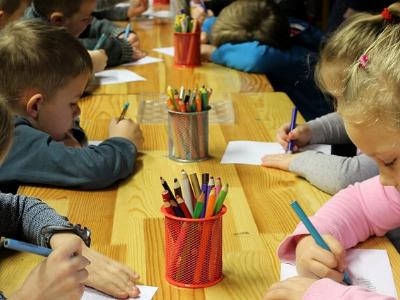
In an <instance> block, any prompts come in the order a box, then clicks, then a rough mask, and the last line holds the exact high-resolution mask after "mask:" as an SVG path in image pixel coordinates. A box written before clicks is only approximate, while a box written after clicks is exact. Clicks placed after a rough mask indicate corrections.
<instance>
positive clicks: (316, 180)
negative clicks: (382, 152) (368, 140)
mask: <svg viewBox="0 0 400 300" xmlns="http://www.w3.org/2000/svg"><path fill="white" fill-rule="evenodd" d="M288 169H289V171H291V172H294V173H296V174H298V175H300V176H301V177H304V178H306V179H307V180H308V181H309V182H310V183H311V184H313V185H315V186H316V187H318V188H319V189H321V190H323V191H324V192H327V193H329V194H334V193H337V192H339V191H340V190H342V189H344V188H346V187H348V186H349V185H350V184H354V183H356V182H361V181H364V180H367V179H369V178H371V177H373V176H376V175H378V173H379V171H378V167H377V165H376V163H375V161H374V160H373V159H372V158H370V157H368V156H367V155H365V154H361V155H357V156H354V157H343V156H337V155H326V154H324V153H321V152H317V151H305V152H302V153H298V154H296V155H294V159H293V160H292V161H291V162H290V164H289V166H288Z"/></svg>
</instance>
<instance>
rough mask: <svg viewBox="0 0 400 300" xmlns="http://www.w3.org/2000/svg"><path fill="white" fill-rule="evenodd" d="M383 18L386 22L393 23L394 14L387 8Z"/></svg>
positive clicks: (383, 11) (382, 14)
mask: <svg viewBox="0 0 400 300" xmlns="http://www.w3.org/2000/svg"><path fill="white" fill-rule="evenodd" d="M381 16H382V17H383V18H384V19H385V20H386V21H392V20H393V15H392V13H391V12H390V11H389V10H388V9H387V7H385V8H384V9H383V10H382V12H381Z"/></svg>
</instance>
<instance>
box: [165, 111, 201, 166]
mask: <svg viewBox="0 0 400 300" xmlns="http://www.w3.org/2000/svg"><path fill="white" fill-rule="evenodd" d="M208 112H209V109H207V110H204V111H201V112H191V113H186V112H185V113H182V112H176V111H170V110H169V111H168V156H169V158H170V159H172V160H175V161H179V162H197V161H202V160H206V159H208Z"/></svg>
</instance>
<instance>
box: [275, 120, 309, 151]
mask: <svg viewBox="0 0 400 300" xmlns="http://www.w3.org/2000/svg"><path fill="white" fill-rule="evenodd" d="M289 128H290V123H286V124H283V125H282V126H281V127H280V128H279V129H278V132H277V134H276V140H277V142H278V143H279V144H281V145H282V147H283V148H285V149H287V148H288V143H289V141H290V140H293V141H295V145H294V147H293V151H297V150H299V147H301V146H304V145H307V144H308V143H309V142H310V140H311V129H310V127H309V126H308V125H307V124H300V125H298V126H297V127H296V128H295V129H293V130H292V131H291V132H289Z"/></svg>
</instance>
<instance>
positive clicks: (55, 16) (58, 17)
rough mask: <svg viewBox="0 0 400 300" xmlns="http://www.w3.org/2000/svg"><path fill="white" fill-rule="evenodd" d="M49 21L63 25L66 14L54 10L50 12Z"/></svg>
mask: <svg viewBox="0 0 400 300" xmlns="http://www.w3.org/2000/svg"><path fill="white" fill-rule="evenodd" d="M49 21H50V24H52V25H56V26H62V25H64V21H65V17H64V14H63V13H61V12H53V13H51V14H50V17H49Z"/></svg>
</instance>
